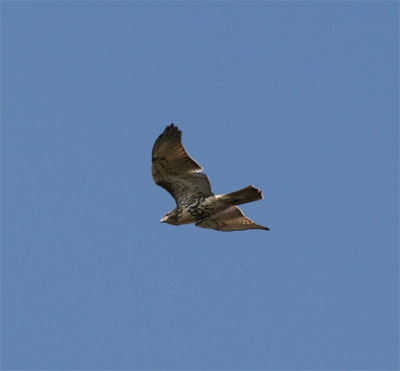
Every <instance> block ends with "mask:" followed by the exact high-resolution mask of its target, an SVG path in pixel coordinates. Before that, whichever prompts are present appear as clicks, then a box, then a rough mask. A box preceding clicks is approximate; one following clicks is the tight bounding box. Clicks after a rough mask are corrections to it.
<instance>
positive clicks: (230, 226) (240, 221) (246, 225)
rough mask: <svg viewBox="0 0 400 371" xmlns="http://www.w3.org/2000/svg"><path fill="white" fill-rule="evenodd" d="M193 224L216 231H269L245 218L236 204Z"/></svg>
mask: <svg viewBox="0 0 400 371" xmlns="http://www.w3.org/2000/svg"><path fill="white" fill-rule="evenodd" d="M195 225H196V227H200V228H209V229H216V230H217V231H225V232H228V231H243V230H245V229H265V230H266V231H269V228H267V227H263V226H262V225H259V224H256V223H254V222H253V221H252V220H250V219H249V218H247V217H246V216H245V215H244V214H243V212H242V210H240V209H239V208H238V207H237V206H232V207H230V208H229V209H227V210H225V211H223V212H222V213H219V214H217V215H213V216H210V217H209V218H206V219H203V220H201V221H199V222H197V223H196V224H195Z"/></svg>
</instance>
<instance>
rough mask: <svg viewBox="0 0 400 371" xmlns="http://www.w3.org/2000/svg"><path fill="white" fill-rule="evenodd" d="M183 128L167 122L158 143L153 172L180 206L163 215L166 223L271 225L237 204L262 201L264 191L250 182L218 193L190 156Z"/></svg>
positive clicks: (234, 227)
mask: <svg viewBox="0 0 400 371" xmlns="http://www.w3.org/2000/svg"><path fill="white" fill-rule="evenodd" d="M181 138H182V132H181V131H180V130H179V129H178V128H177V127H176V126H175V125H174V124H171V125H169V126H167V128H166V129H165V130H164V132H163V133H162V134H161V135H160V136H159V137H158V139H157V140H156V142H155V143H154V147H153V153H152V159H151V160H152V175H153V179H154V182H155V183H156V184H157V185H159V186H160V187H162V188H164V189H166V190H167V191H168V192H169V193H170V194H171V195H172V197H173V198H174V199H175V202H176V208H175V209H174V210H172V211H170V212H169V213H167V214H165V216H164V217H163V218H162V219H161V222H162V223H168V224H172V225H182V224H190V223H195V226H196V227H200V228H209V229H215V230H217V231H241V230H245V229H264V230H266V231H269V228H267V227H263V226H262V225H259V224H256V223H254V222H253V221H252V220H250V219H249V218H247V217H246V216H245V215H244V214H243V212H242V210H240V209H239V208H238V207H237V205H241V204H245V203H248V202H253V201H258V200H261V199H262V198H263V195H262V192H261V191H260V190H259V189H257V188H256V187H254V186H252V185H250V186H248V187H246V188H243V189H241V190H239V191H236V192H232V193H228V194H224V195H214V193H212V192H211V184H210V181H209V179H208V176H207V175H206V174H204V173H200V171H202V170H203V168H202V167H201V166H200V165H199V164H198V163H197V162H196V161H195V160H194V159H193V158H191V157H190V156H189V154H188V153H187V152H186V150H185V147H184V146H183V144H182V141H181Z"/></svg>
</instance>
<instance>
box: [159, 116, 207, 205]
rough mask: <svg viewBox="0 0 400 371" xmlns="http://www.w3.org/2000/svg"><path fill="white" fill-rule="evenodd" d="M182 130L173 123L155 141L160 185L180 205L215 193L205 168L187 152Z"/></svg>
mask: <svg viewBox="0 0 400 371" xmlns="http://www.w3.org/2000/svg"><path fill="white" fill-rule="evenodd" d="M181 137H182V132H181V131H180V130H179V129H178V128H177V127H176V126H175V125H174V124H171V125H169V126H168V127H167V128H166V129H165V130H164V132H163V133H162V134H161V135H160V136H159V137H158V139H157V140H156V142H155V143H154V147H153V153H152V174H153V179H154V181H155V183H156V184H157V185H159V186H160V187H163V188H165V189H166V190H167V191H168V192H169V193H171V195H172V197H173V198H174V199H175V201H176V204H177V205H179V204H181V203H182V202H184V201H186V200H189V199H191V198H194V197H199V196H205V197H207V196H211V195H212V192H211V185H210V181H209V179H208V176H207V175H206V174H200V173H199V172H200V171H201V170H203V168H202V167H201V166H200V165H199V164H198V163H197V162H196V161H195V160H193V159H192V158H191V157H190V156H189V154H188V153H187V152H186V150H185V147H184V146H183V144H182V141H181Z"/></svg>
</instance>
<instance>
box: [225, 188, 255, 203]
mask: <svg viewBox="0 0 400 371" xmlns="http://www.w3.org/2000/svg"><path fill="white" fill-rule="evenodd" d="M262 198H263V194H262V192H261V191H260V190H259V189H258V188H256V187H254V186H248V187H246V188H243V189H240V190H239V191H236V192H232V193H228V194H226V195H222V196H219V197H218V199H219V200H220V201H222V202H224V203H227V204H229V205H241V204H247V203H248V202H254V201H258V200H261V199H262Z"/></svg>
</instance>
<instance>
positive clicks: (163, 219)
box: [160, 216, 168, 223]
mask: <svg viewBox="0 0 400 371" xmlns="http://www.w3.org/2000/svg"><path fill="white" fill-rule="evenodd" d="M167 219H168V218H167V217H166V216H163V217H162V218H161V220H160V222H161V223H165V222H166V221H167Z"/></svg>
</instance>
